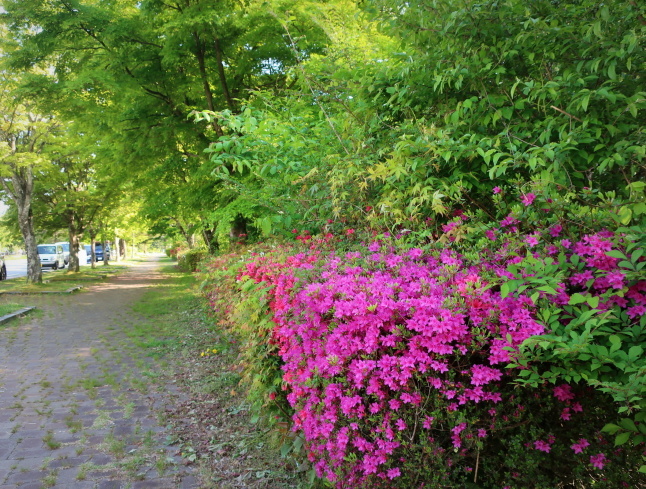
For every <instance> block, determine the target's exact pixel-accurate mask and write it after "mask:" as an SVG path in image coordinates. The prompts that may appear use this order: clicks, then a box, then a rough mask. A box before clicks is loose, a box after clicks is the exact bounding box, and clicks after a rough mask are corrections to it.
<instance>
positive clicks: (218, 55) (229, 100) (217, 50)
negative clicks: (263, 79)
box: [213, 36, 236, 112]
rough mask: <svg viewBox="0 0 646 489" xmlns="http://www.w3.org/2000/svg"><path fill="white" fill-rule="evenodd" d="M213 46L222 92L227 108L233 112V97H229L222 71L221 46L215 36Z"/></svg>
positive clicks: (234, 107)
mask: <svg viewBox="0 0 646 489" xmlns="http://www.w3.org/2000/svg"><path fill="white" fill-rule="evenodd" d="M213 47H214V48H215V59H216V61H217V63H218V76H219V77H220V86H221V87H222V93H223V94H224V98H225V99H226V101H227V105H228V106H229V110H231V112H235V110H236V106H235V103H234V102H233V98H231V93H230V92H229V84H228V83H227V77H226V74H225V73H224V63H223V62H222V48H221V47H220V40H219V39H218V37H217V36H215V38H214V39H213Z"/></svg>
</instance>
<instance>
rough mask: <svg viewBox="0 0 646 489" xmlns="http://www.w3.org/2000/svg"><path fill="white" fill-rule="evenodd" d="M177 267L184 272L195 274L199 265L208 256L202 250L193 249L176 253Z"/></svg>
mask: <svg viewBox="0 0 646 489" xmlns="http://www.w3.org/2000/svg"><path fill="white" fill-rule="evenodd" d="M176 256H177V266H178V267H179V268H180V269H181V270H183V271H185V272H196V271H197V270H198V268H199V265H200V263H201V262H202V260H204V259H205V258H206V257H207V256H208V252H207V251H206V250H204V249H199V248H194V249H192V250H183V251H181V252H179V253H177V255H176Z"/></svg>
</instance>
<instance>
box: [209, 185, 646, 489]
mask: <svg viewBox="0 0 646 489" xmlns="http://www.w3.org/2000/svg"><path fill="white" fill-rule="evenodd" d="M523 199H524V200H523V202H522V204H521V206H520V211H518V212H516V213H515V214H514V213H513V212H512V213H510V214H509V215H508V216H507V217H506V218H505V219H503V220H502V221H500V222H497V223H496V225H495V226H494V225H490V226H474V227H472V228H470V229H466V230H465V228H468V227H469V226H468V224H467V223H468V221H469V219H468V217H467V216H464V215H460V214H458V216H457V217H456V219H455V220H454V221H452V222H449V223H447V224H445V225H444V226H443V229H442V231H443V234H442V236H441V237H440V238H441V239H440V240H441V241H445V242H446V246H448V247H449V248H448V249H443V250H440V249H438V248H436V247H433V246H427V247H426V248H425V249H422V248H419V247H409V248H408V249H405V247H402V245H401V243H402V241H401V240H400V241H397V240H396V238H398V237H396V236H388V235H381V236H379V237H378V238H376V239H371V240H369V241H364V242H360V241H358V240H355V241H354V245H353V242H352V240H351V239H349V238H352V237H353V234H352V232H351V231H352V230H348V231H347V232H346V233H345V235H346V236H344V239H343V240H341V239H340V238H335V237H333V236H332V235H330V234H328V235H327V236H324V237H323V238H318V239H315V238H313V237H312V236H311V235H310V234H309V233H300V234H298V236H296V238H297V242H298V245H297V246H282V247H276V248H271V247H265V248H263V250H262V251H261V252H257V253H252V254H248V255H245V256H241V255H230V256H229V259H228V260H226V261H225V262H221V263H220V264H219V266H213V267H211V268H210V270H211V271H210V273H211V274H212V275H211V278H212V281H211V282H210V284H211V286H212V285H213V284H214V283H215V281H214V280H213V278H214V277H215V275H213V274H219V275H218V279H219V280H220V282H219V283H220V286H215V287H214V288H212V289H210V293H211V297H212V300H214V301H215V303H216V304H219V306H220V307H225V308H226V311H222V312H225V313H226V314H225V315H226V317H227V318H229V320H230V326H231V327H232V328H234V329H237V330H238V331H240V332H241V335H242V337H243V341H244V343H245V346H244V348H245V349H246V352H247V353H246V356H245V361H246V364H247V380H248V381H249V384H250V385H251V386H252V398H253V399H254V400H255V402H256V406H257V407H265V408H269V410H268V411H266V412H269V413H271V416H270V419H273V420H274V421H275V422H277V424H279V425H284V424H285V422H286V421H287V417H290V418H291V425H292V430H293V432H294V436H293V437H291V438H289V440H290V442H291V443H292V444H294V441H295V440H296V441H297V442H298V446H300V443H301V442H302V441H304V445H305V448H306V453H307V457H308V459H309V461H310V462H311V463H312V465H313V467H314V468H315V470H316V473H317V474H318V475H319V476H320V477H324V478H326V479H328V480H330V481H332V482H333V483H334V484H335V485H336V486H337V487H435V486H436V485H442V486H452V485H453V486H454V485H456V484H467V483H470V484H473V485H474V487H505V486H508V487H510V488H511V487H545V488H547V487H557V486H559V485H560V486H565V485H567V484H566V482H567V481H575V482H572V484H574V486H576V485H577V484H578V485H579V486H580V485H584V486H585V485H586V484H589V483H591V481H593V480H594V481H596V483H595V484H596V486H597V487H620V486H619V484H628V485H630V484H633V483H634V482H635V478H636V477H637V467H638V466H639V464H640V462H641V458H640V451H641V450H642V449H643V439H640V438H639V436H641V435H640V434H639V433H640V429H641V428H640V426H641V424H640V418H639V416H641V414H640V413H641V401H640V397H639V396H640V394H641V392H642V390H643V381H642V380H641V378H642V377H643V376H641V377H640V373H641V372H643V360H641V355H640V352H641V348H642V347H641V343H642V342H643V338H642V337H641V336H640V334H638V330H639V331H641V329H640V328H643V326H644V324H643V322H644V320H643V310H642V309H640V308H643V306H644V295H643V291H644V287H645V286H646V283H645V282H644V281H643V280H641V275H640V273H639V272H640V270H641V268H642V267H643V265H642V264H643V263H644V260H643V259H642V258H641V254H640V253H639V252H637V250H638V249H640V243H641V242H642V241H643V237H640V236H636V235H634V234H632V235H631V234H627V233H625V232H622V233H610V232H608V231H606V232H602V233H595V234H590V235H584V236H583V237H582V238H581V239H580V240H577V241H573V242H572V241H569V240H568V239H567V238H565V237H563V235H562V233H565V232H566V230H565V229H564V228H563V227H562V226H561V228H559V227H558V226H559V225H558V224H554V225H551V226H546V227H544V228H543V229H542V230H540V231H536V227H533V228H532V229H534V231H533V232H532V233H531V234H527V233H526V232H525V225H526V222H522V221H521V219H523V220H525V221H530V220H531V216H532V214H531V213H532V212H536V211H537V210H536V209H532V206H533V205H534V204H535V202H534V200H535V199H536V196H535V195H533V194H528V195H525V196H524V198H523ZM538 203H539V202H538V201H537V202H536V204H538ZM538 210H539V211H540V212H544V211H543V210H542V209H540V208H539V209H538ZM523 211H526V212H527V214H526V215H522V212H523ZM628 231H629V230H628ZM462 233H467V234H468V235H469V236H470V240H469V246H468V247H467V248H468V249H470V250H471V251H472V252H473V250H474V249H475V248H477V247H478V246H480V249H479V251H478V253H475V254H473V256H472V257H471V258H469V257H468V253H459V252H457V251H455V249H458V248H460V247H462V248H464V247H465V246H463V244H462V242H461V241H460V239H459V238H460V236H461V235H462ZM479 236H480V237H479ZM485 241H489V242H493V241H498V242H497V243H496V245H495V246H489V247H487V246H484V245H482V243H483V242H485ZM353 247H354V250H353V249H352V248H353ZM341 248H348V251H345V252H340V251H338V250H339V249H341ZM451 248H453V249H451ZM489 248H492V249H493V251H488V249H489ZM620 254H621V257H620V256H619V255H620ZM613 255H614V256H613ZM627 255H630V259H629V260H626V259H622V257H623V258H627ZM624 262H627V263H629V264H630V265H628V264H627V263H624ZM225 263H226V266H225V267H223V266H222V265H224V264H225ZM223 278H226V280H224V281H222V279H223ZM592 279H594V280H592ZM591 280H592V281H591ZM232 286H234V287H235V289H236V292H233V293H232V292H224V291H223V288H225V287H226V288H229V289H228V290H231V289H230V287H232ZM227 294H228V296H227ZM231 294H238V296H237V298H238V300H237V301H236V300H233V301H232V298H231ZM236 304H237V305H236ZM626 331H631V332H632V334H633V336H632V337H631V338H628V337H626ZM573 338H574V340H575V343H576V347H575V346H572V345H571V344H570V343H571V340H572V339H573ZM617 338H619V339H620V340H621V341H620V345H619V346H612V345H617ZM604 341H605V342H609V343H610V346H611V347H610V349H607V350H606V351H605V353H606V356H605V357H604V356H603V354H604V350H603V342H604ZM564 345H565V346H564ZM568 348H570V350H568ZM597 349H598V350H597ZM595 352H600V353H599V355H596V356H595ZM575 353H576V354H575ZM610 353H611V355H610V356H608V354H610ZM622 355H623V356H625V358H624V360H625V361H624V362H623V363H622V362H618V361H616V360H617V359H618V358H619V357H622ZM622 358H623V357H622ZM595 362H597V363H598V362H601V364H600V367H596V366H595V365H596V363H595ZM622 396H623V397H622ZM621 413H623V414H621ZM621 416H623V418H621ZM614 423H620V424H614ZM604 426H605V427H606V431H602V429H603V428H604ZM608 426H610V427H612V426H615V427H616V429H614V428H610V429H607V427H608ZM631 430H634V431H635V434H636V436H633V437H632V438H631V442H630V443H626V441H627V438H626V439H623V438H622V439H621V440H619V443H618V444H617V446H615V443H616V441H617V440H616V439H615V436H614V434H615V433H617V432H619V433H620V434H621V433H623V432H626V433H628V432H629V431H631ZM567 483H569V482H567Z"/></svg>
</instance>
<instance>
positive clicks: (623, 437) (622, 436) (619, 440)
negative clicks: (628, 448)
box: [615, 431, 630, 447]
mask: <svg viewBox="0 0 646 489" xmlns="http://www.w3.org/2000/svg"><path fill="white" fill-rule="evenodd" d="M629 438H630V432H628V431H625V432H623V433H619V434H618V435H617V437H616V438H615V446H616V447H618V446H619V445H623V444H624V443H626V442H627V441H628V439H629Z"/></svg>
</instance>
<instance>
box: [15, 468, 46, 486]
mask: <svg viewBox="0 0 646 489" xmlns="http://www.w3.org/2000/svg"><path fill="white" fill-rule="evenodd" d="M46 475H47V472H45V471H44V470H33V471H32V470H28V471H25V472H15V471H14V473H13V474H10V475H9V476H8V477H7V479H6V482H7V484H22V483H25V482H33V481H40V480H41V479H42V478H43V477H45V476H46Z"/></svg>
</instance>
